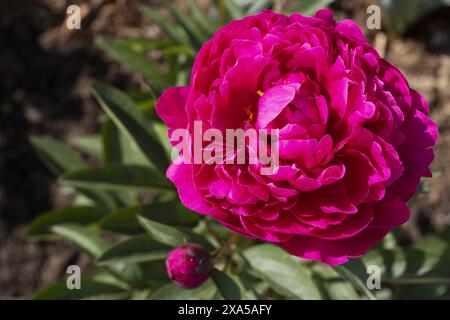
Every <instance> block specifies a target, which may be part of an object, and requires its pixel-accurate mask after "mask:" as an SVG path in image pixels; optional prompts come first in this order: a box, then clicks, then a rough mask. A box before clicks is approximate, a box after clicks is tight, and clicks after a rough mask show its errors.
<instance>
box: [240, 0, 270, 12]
mask: <svg viewBox="0 0 450 320" xmlns="http://www.w3.org/2000/svg"><path fill="white" fill-rule="evenodd" d="M271 4H272V1H271V0H255V1H253V2H252V5H251V6H250V8H248V10H247V12H246V15H252V14H256V13H259V12H260V11H261V10H263V9H267V8H269V7H270V5H271Z"/></svg>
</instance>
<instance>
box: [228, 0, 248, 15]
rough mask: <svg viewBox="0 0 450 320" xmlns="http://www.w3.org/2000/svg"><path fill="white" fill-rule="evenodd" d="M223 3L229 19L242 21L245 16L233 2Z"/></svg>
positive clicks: (233, 0)
mask: <svg viewBox="0 0 450 320" xmlns="http://www.w3.org/2000/svg"><path fill="white" fill-rule="evenodd" d="M223 2H224V5H225V8H226V9H227V13H228V15H229V16H230V17H231V19H233V20H235V19H242V18H243V17H244V16H245V13H244V11H242V9H241V8H240V7H239V6H238V5H237V4H236V1H235V0H225V1H223Z"/></svg>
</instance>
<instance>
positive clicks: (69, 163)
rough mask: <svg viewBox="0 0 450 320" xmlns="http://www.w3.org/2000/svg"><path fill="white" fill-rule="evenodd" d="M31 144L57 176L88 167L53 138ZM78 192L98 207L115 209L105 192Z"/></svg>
mask: <svg viewBox="0 0 450 320" xmlns="http://www.w3.org/2000/svg"><path fill="white" fill-rule="evenodd" d="M31 143H32V145H33V147H34V149H35V150H36V152H37V154H38V156H39V157H40V158H41V160H42V161H43V162H44V163H45V164H46V165H47V167H48V168H49V169H50V170H51V171H52V172H53V173H54V174H55V175H61V174H64V173H66V172H68V171H73V170H79V169H82V168H84V167H86V166H87V164H86V163H85V161H83V159H81V157H80V156H79V155H78V153H76V152H75V151H73V150H72V149H70V148H68V147H67V146H65V145H64V144H62V143H60V142H58V141H56V140H54V139H52V138H45V137H33V138H32V139H31ZM77 190H78V191H79V192H80V193H82V194H84V195H85V196H87V197H88V198H90V199H92V200H94V201H95V202H96V203H97V204H98V205H101V206H103V207H105V208H108V209H115V204H114V201H113V199H112V198H111V197H110V196H109V195H108V194H106V193H105V192H102V191H99V190H89V189H86V188H77Z"/></svg>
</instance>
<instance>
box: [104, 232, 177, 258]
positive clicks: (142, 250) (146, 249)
mask: <svg viewBox="0 0 450 320" xmlns="http://www.w3.org/2000/svg"><path fill="white" fill-rule="evenodd" d="M169 249H170V247H168V246H165V245H163V244H161V243H159V242H156V241H154V240H152V239H151V238H150V237H149V236H148V235H140V236H136V237H132V238H130V239H127V240H125V241H123V242H121V243H119V244H117V245H115V246H114V247H112V248H110V249H108V250H106V251H105V252H104V253H103V254H102V255H101V256H100V258H98V260H97V264H99V265H107V264H111V263H116V262H124V263H137V262H146V261H154V260H164V259H165V258H166V256H167V252H168V251H169Z"/></svg>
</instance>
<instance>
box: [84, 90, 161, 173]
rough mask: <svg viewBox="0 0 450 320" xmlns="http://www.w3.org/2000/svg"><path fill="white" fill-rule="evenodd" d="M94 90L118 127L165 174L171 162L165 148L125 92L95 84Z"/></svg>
mask: <svg viewBox="0 0 450 320" xmlns="http://www.w3.org/2000/svg"><path fill="white" fill-rule="evenodd" d="M92 90H93V92H94V95H95V96H96V98H97V100H98V101H99V103H100V105H101V106H102V108H103V110H104V111H105V112H106V114H107V115H108V117H109V118H110V119H111V120H113V121H114V123H115V124H116V126H117V127H118V128H119V129H120V130H121V131H122V132H124V133H125V134H127V135H129V137H130V138H132V139H133V140H134V141H135V142H136V144H137V145H138V146H139V148H140V149H141V150H142V152H143V153H144V154H145V155H146V156H147V158H148V159H149V160H150V161H151V162H152V163H153V164H154V165H155V166H156V167H157V168H158V169H160V170H161V171H162V172H165V170H166V169H167V167H168V165H169V161H168V159H167V157H166V154H165V152H164V148H163V147H162V146H161V144H160V143H159V142H158V140H157V136H156V133H155V132H154V131H153V129H152V126H151V123H150V122H149V121H148V120H147V119H146V118H145V116H144V115H143V114H142V112H140V111H139V110H138V109H137V107H136V106H135V105H134V103H133V101H132V100H131V99H130V98H129V97H128V96H127V95H126V94H124V93H123V92H121V91H120V90H117V89H115V88H113V87H110V86H108V85H105V84H101V83H98V82H95V83H94V84H93V85H92Z"/></svg>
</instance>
